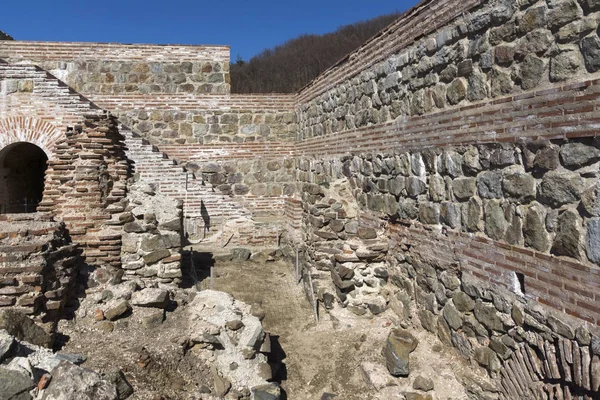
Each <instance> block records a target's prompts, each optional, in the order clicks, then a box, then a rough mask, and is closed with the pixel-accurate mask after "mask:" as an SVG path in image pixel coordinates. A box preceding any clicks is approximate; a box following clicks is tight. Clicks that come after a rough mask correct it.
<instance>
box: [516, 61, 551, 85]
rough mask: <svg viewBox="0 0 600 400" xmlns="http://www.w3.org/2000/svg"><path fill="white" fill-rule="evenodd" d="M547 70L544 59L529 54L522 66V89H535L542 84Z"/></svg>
mask: <svg viewBox="0 0 600 400" xmlns="http://www.w3.org/2000/svg"><path fill="white" fill-rule="evenodd" d="M545 69H546V62H545V61H544V60H543V59H541V58H538V57H536V56H534V55H533V54H527V56H525V60H523V63H522V64H521V87H522V88H523V90H530V89H533V88H535V87H536V86H537V85H538V83H539V82H540V79H541V78H542V76H543V74H544V70H545Z"/></svg>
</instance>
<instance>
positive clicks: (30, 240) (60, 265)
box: [0, 214, 82, 323]
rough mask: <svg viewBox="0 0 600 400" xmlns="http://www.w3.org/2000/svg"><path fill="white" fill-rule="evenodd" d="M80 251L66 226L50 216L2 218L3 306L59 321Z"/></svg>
mask: <svg viewBox="0 0 600 400" xmlns="http://www.w3.org/2000/svg"><path fill="white" fill-rule="evenodd" d="M80 253H81V251H80V250H79V249H78V247H77V246H76V245H73V244H72V243H71V241H70V240H69V239H68V233H67V231H66V229H65V226H64V224H62V223H58V222H54V221H52V220H51V218H49V217H48V216H44V215H41V214H15V215H2V216H0V307H13V308H17V309H19V310H21V311H23V312H25V313H27V314H29V315H32V316H36V318H37V319H39V320H40V321H41V322H50V323H52V322H56V320H57V318H58V316H59V313H60V311H61V310H62V307H63V306H64V304H65V302H66V301H67V299H68V297H69V296H68V295H69V292H70V291H71V290H72V289H73V288H72V285H73V284H74V283H75V279H74V278H75V276H76V275H77V270H78V268H79V267H80V265H81V261H82V260H81V257H80Z"/></svg>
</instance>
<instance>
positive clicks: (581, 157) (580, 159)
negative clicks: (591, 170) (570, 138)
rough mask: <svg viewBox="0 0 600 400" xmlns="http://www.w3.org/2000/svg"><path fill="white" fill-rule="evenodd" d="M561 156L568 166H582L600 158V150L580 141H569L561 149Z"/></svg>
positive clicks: (564, 163)
mask: <svg viewBox="0 0 600 400" xmlns="http://www.w3.org/2000/svg"><path fill="white" fill-rule="evenodd" d="M560 158H561V160H562V163H563V165H564V166H565V167H567V168H572V169H574V168H580V167H583V166H585V165H588V164H591V163H593V162H596V161H598V160H600V150H598V149H597V148H595V147H594V146H587V145H585V144H583V143H580V142H575V143H567V144H565V145H564V146H562V148H561V149H560Z"/></svg>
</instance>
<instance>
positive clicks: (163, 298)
mask: <svg viewBox="0 0 600 400" xmlns="http://www.w3.org/2000/svg"><path fill="white" fill-rule="evenodd" d="M131 304H133V305H134V306H140V307H156V308H165V307H166V306H167V305H168V304H169V292H167V291H166V290H165V289H155V288H146V289H142V290H140V291H138V292H135V293H133V295H132V297H131Z"/></svg>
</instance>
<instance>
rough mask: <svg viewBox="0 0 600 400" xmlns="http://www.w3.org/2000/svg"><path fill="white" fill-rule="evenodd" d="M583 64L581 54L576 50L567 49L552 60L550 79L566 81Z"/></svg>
mask: <svg viewBox="0 0 600 400" xmlns="http://www.w3.org/2000/svg"><path fill="white" fill-rule="evenodd" d="M580 66H581V56H580V55H579V54H578V53H577V52H575V51H565V52H563V53H559V54H557V55H556V56H554V57H553V58H552V59H551V60H550V80H551V81H553V82H557V81H564V80H567V79H569V78H571V77H572V76H573V75H574V74H575V73H576V72H577V70H578V69H579V67H580Z"/></svg>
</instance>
